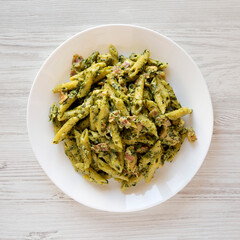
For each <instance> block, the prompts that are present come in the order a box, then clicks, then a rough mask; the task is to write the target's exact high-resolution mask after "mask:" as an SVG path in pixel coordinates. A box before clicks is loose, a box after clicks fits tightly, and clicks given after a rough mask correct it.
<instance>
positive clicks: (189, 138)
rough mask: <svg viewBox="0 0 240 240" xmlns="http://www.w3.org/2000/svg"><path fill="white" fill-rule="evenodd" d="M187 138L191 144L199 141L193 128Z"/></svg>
mask: <svg viewBox="0 0 240 240" xmlns="http://www.w3.org/2000/svg"><path fill="white" fill-rule="evenodd" d="M187 138H188V141H189V142H191V143H193V142H195V141H196V140H197V136H196V134H195V132H194V130H193V129H192V128H190V129H189V131H188V133H187Z"/></svg>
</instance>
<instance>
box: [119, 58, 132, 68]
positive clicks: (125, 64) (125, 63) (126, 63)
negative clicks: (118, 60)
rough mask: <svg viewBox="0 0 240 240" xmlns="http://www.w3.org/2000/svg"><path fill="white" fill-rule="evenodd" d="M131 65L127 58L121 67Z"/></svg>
mask: <svg viewBox="0 0 240 240" xmlns="http://www.w3.org/2000/svg"><path fill="white" fill-rule="evenodd" d="M129 66H130V63H129V62H128V61H127V60H126V61H124V62H123V63H122V65H121V67H123V68H128V67H129Z"/></svg>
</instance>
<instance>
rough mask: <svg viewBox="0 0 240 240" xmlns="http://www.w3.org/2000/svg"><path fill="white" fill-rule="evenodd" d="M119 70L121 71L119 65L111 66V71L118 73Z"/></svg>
mask: <svg viewBox="0 0 240 240" xmlns="http://www.w3.org/2000/svg"><path fill="white" fill-rule="evenodd" d="M120 71H121V69H120V68H119V67H117V66H114V67H113V72H114V73H119V72H120Z"/></svg>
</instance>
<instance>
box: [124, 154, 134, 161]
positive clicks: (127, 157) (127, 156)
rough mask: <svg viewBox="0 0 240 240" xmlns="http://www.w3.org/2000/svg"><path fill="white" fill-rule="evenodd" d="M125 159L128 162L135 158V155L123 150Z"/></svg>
mask: <svg viewBox="0 0 240 240" xmlns="http://www.w3.org/2000/svg"><path fill="white" fill-rule="evenodd" d="M125 159H126V160H127V161H129V162H133V161H134V160H135V157H134V156H132V155H130V154H129V153H127V152H125Z"/></svg>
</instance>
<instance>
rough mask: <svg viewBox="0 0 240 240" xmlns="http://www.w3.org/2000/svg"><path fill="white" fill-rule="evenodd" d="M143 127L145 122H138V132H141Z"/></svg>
mask: <svg viewBox="0 0 240 240" xmlns="http://www.w3.org/2000/svg"><path fill="white" fill-rule="evenodd" d="M142 128H143V124H142V123H137V130H138V132H141V130H142Z"/></svg>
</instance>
